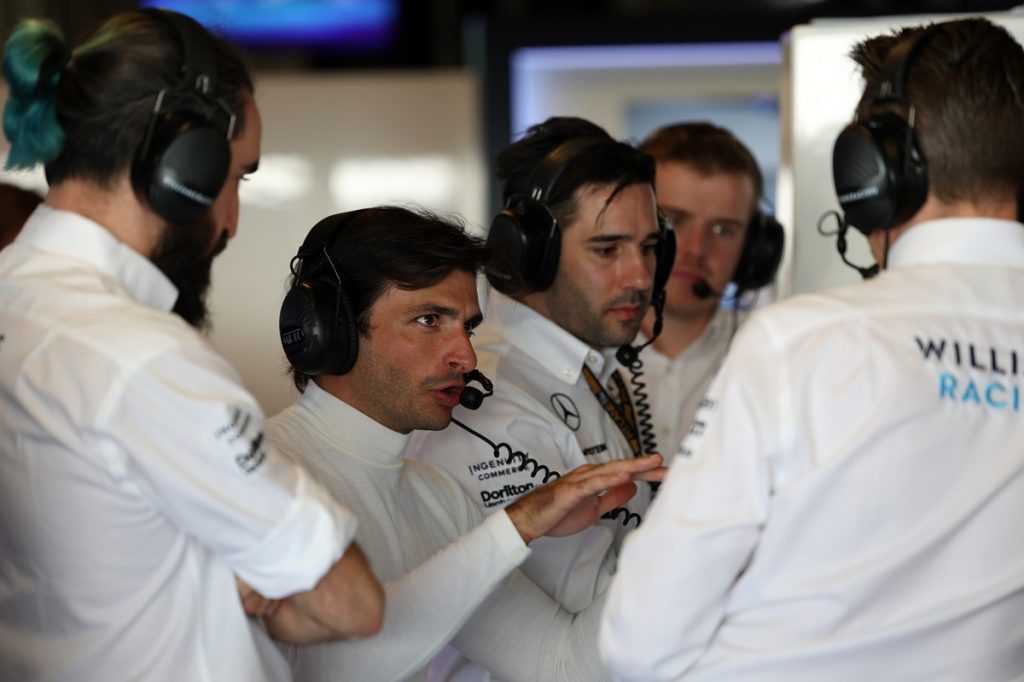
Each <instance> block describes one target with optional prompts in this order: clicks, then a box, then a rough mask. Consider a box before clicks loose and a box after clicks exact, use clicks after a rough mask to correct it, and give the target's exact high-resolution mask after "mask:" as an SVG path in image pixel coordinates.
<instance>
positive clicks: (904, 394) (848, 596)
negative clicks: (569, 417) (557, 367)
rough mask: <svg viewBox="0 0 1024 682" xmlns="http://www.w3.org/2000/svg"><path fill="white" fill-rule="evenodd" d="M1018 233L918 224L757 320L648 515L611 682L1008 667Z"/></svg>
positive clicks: (1020, 294)
mask: <svg viewBox="0 0 1024 682" xmlns="http://www.w3.org/2000/svg"><path fill="white" fill-rule="evenodd" d="M1022 311H1024V226H1022V225H1020V224H1018V223H1014V222H1006V221H998V220H985V219H948V220H940V221H934V222H929V223H923V224H919V225H917V226H915V227H913V228H911V229H910V230H908V231H907V232H906V233H904V234H903V235H902V236H901V237H900V238H899V239H898V240H897V241H896V242H895V243H894V244H893V247H892V249H891V251H890V254H889V269H887V270H886V271H884V272H883V273H882V274H881V275H879V276H878V277H877V278H875V279H873V280H871V281H869V282H865V283H861V284H858V285H855V286H851V287H846V288H841V289H837V290H834V291H831V292H826V293H822V294H817V295H809V296H802V297H797V298H793V299H789V300H787V301H784V302H782V303H779V304H777V305H774V306H772V307H770V308H767V309H764V310H762V311H759V312H757V313H755V314H754V315H753V316H752V317H751V319H750V320H749V321H748V322H747V323H746V324H745V325H744V327H743V328H742V329H741V331H740V332H739V334H738V335H737V337H736V340H735V341H734V343H733V346H732V350H731V352H730V354H729V356H728V358H727V359H726V361H725V363H724V365H723V367H722V370H721V372H720V373H719V375H718V377H717V378H716V379H715V381H714V383H713V384H712V386H711V389H710V391H709V393H708V399H707V400H706V401H705V403H704V404H703V406H702V408H701V411H700V412H699V413H698V416H697V419H696V420H695V422H694V430H693V432H692V433H691V434H690V436H689V437H688V439H687V440H686V441H684V443H683V446H682V448H681V451H680V454H679V455H677V456H676V458H675V459H674V461H673V462H672V463H671V471H670V473H669V475H668V478H667V480H666V482H665V484H664V485H663V486H662V488H661V491H660V493H659V496H658V501H657V502H656V503H655V504H654V505H653V508H652V509H651V510H650V512H649V513H648V515H647V519H646V520H645V523H644V525H643V526H642V527H641V528H640V529H639V530H638V531H637V532H636V533H634V534H632V536H631V537H630V538H629V539H628V540H627V541H626V543H625V547H624V550H623V553H622V557H621V560H620V563H619V572H618V574H617V575H616V577H615V579H614V581H613V584H612V588H611V592H610V597H609V603H608V608H607V610H606V612H605V614H604V622H603V627H602V633H601V648H602V652H603V655H604V657H605V658H606V660H607V661H608V662H609V664H610V666H611V668H612V671H613V676H614V677H615V678H616V679H620V680H645V681H647V680H676V679H680V678H685V679H687V680H690V679H692V680H702V681H706V680H716V681H724V680H731V681H732V680H736V681H738V680H753V679H756V680H758V681H759V682H772V681H775V680H778V681H782V680H785V681H786V682H800V681H802V680H808V681H810V680H830V681H834V680H839V681H842V680H851V681H853V680H858V681H859V680H871V679H878V680H930V681H943V680H950V681H952V680H957V681H961V680H972V682H975V681H988V680H993V681H995V680H1009V679H1016V678H1017V677H1018V676H1019V675H1020V673H1021V671H1022V670H1024V544H1022V543H1021V542H1020V541H1019V540H1018V538H1019V536H1018V532H1019V529H1018V526H1019V524H1020V520H1021V519H1022V518H1024V446H1022V444H1024V420H1022V419H1021V410H1022V400H1021V392H1022V389H1024V312H1022Z"/></svg>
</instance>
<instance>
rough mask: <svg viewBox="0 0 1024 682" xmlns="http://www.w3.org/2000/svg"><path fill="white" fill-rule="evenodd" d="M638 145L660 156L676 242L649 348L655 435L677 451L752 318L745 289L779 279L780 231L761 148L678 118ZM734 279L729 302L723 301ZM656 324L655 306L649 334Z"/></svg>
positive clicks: (663, 203) (664, 208) (663, 208)
mask: <svg viewBox="0 0 1024 682" xmlns="http://www.w3.org/2000/svg"><path fill="white" fill-rule="evenodd" d="M640 149H642V150H643V151H645V152H647V153H648V154H650V155H651V156H653V157H654V158H655V160H656V161H657V164H658V165H657V174H656V175H655V181H654V192H655V196H656V198H657V200H658V210H659V211H660V212H661V214H662V217H663V218H664V219H665V220H667V221H668V222H669V223H670V224H671V225H672V227H673V229H674V231H675V236H676V244H677V247H676V259H675V264H674V267H673V268H672V276H671V277H669V279H668V282H667V283H666V285H665V316H664V329H663V331H662V333H661V334H660V335H659V336H658V337H657V338H655V339H654V341H653V343H652V344H651V347H649V348H648V349H646V350H645V351H644V354H643V360H644V370H645V375H644V380H645V381H646V382H647V389H648V391H649V393H650V395H651V410H652V420H653V422H654V433H655V436H656V437H657V441H658V443H659V444H661V446H662V448H664V449H665V451H667V452H672V451H674V450H675V449H676V447H678V445H679V443H680V442H681V441H682V439H683V436H685V435H686V432H687V431H689V429H690V424H691V423H692V422H693V415H694V414H695V413H696V412H697V406H698V405H700V401H701V399H702V398H703V397H704V392H705V391H706V390H707V388H708V385H709V384H710V383H711V379H712V378H713V377H714V375H715V372H716V371H717V370H718V367H719V365H721V363H722V359H723V358H724V357H725V353H726V351H728V349H729V344H730V342H731V341H732V337H733V335H734V334H735V333H736V329H737V328H738V326H739V325H740V323H741V322H742V321H743V320H744V319H745V318H746V315H747V313H746V312H745V311H742V310H741V309H740V308H741V303H742V300H743V294H744V293H747V292H752V291H757V290H758V289H760V288H761V287H763V286H765V285H767V284H769V283H770V282H771V281H772V279H774V277H775V272H776V270H777V269H778V266H779V261H780V260H781V257H782V240H783V234H782V227H781V226H780V225H779V224H778V223H777V222H776V221H775V220H774V219H773V218H771V217H770V216H768V215H766V214H764V213H762V212H761V211H760V210H759V209H758V202H759V200H760V197H761V196H762V194H763V192H764V182H763V180H762V177H761V170H760V169H759V168H758V167H757V161H755V160H754V155H753V154H751V153H750V150H749V149H747V147H746V146H745V145H744V144H743V143H742V142H740V141H739V140H738V139H737V138H736V136H735V135H733V134H732V133H731V132H729V131H728V130H726V129H724V128H720V127H718V126H716V125H713V124H711V123H705V122H689V123H678V124H675V125H670V126H666V127H664V128H660V129H658V130H656V131H654V132H653V133H651V134H650V135H649V136H648V137H647V138H646V139H644V141H643V142H641V143H640ZM730 283H731V285H732V290H731V291H730V292H729V294H728V295H729V298H730V303H731V305H729V306H728V307H726V306H720V305H719V302H720V299H721V298H722V297H723V295H724V294H725V293H726V290H727V288H728V287H729V286H730ZM729 308H731V309H729ZM654 324H655V320H654V314H653V312H651V313H648V315H647V317H646V318H644V324H643V327H642V328H643V333H644V334H645V335H646V337H650V336H651V335H652V334H653V328H654Z"/></svg>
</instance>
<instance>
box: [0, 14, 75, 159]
mask: <svg viewBox="0 0 1024 682" xmlns="http://www.w3.org/2000/svg"><path fill="white" fill-rule="evenodd" d="M70 57H71V53H70V51H69V50H68V47H67V44H66V43H65V42H64V36H63V34H62V33H61V31H60V29H58V28H57V27H56V26H55V25H54V24H52V23H50V22H48V21H43V20H39V19H26V20H24V21H21V22H19V23H18V25H17V26H16V27H15V29H14V31H13V32H12V33H11V37H10V38H9V39H8V40H7V43H6V44H5V46H4V56H3V72H4V76H5V78H6V79H7V82H8V84H9V86H10V92H9V93H8V98H7V105H6V106H5V107H4V114H3V127H4V135H6V136H7V139H8V140H10V142H11V149H10V152H9V153H8V155H7V162H6V164H4V167H5V168H8V169H19V168H32V167H33V166H34V165H35V164H36V163H37V162H42V163H44V164H45V163H48V162H50V161H52V160H53V159H55V158H57V157H58V156H59V155H60V153H61V151H62V149H63V148H64V129H63V128H62V127H61V124H60V121H59V120H58V118H57V85H58V83H59V82H60V77H61V74H62V73H63V71H64V67H65V66H66V65H67V63H68V61H69V59H70Z"/></svg>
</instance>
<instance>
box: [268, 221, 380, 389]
mask: <svg viewBox="0 0 1024 682" xmlns="http://www.w3.org/2000/svg"><path fill="white" fill-rule="evenodd" d="M363 210H365V209H360V210H358V211H349V212H348V213H336V214H335V215H331V216H327V217H326V218H324V219H323V220H321V221H320V222H318V223H317V224H316V225H314V226H313V229H311V230H310V231H309V234H307V235H306V239H305V240H304V241H303V242H302V246H300V247H299V251H298V253H297V254H295V257H294V258H293V259H292V265H291V270H292V275H294V278H295V280H294V282H293V284H292V287H291V289H289V291H288V293H287V294H285V297H284V301H282V302H281V315H280V317H279V318H278V329H279V331H280V333H281V345H282V346H283V347H284V354H285V356H286V357H287V358H288V362H290V363H291V365H292V367H294V368H295V369H297V370H298V371H300V372H302V373H303V374H308V375H310V376H315V375H318V374H345V373H346V372H348V371H349V370H350V369H352V367H353V365H355V364H356V355H357V354H358V351H359V333H358V331H357V329H356V319H355V315H353V312H352V303H351V300H350V299H349V296H348V293H347V292H346V291H345V287H344V285H343V284H342V281H341V274H340V273H339V272H338V268H337V267H336V266H335V264H334V261H333V260H332V259H331V255H330V247H331V242H332V241H333V240H334V237H335V235H337V234H338V232H339V231H341V229H342V228H343V227H344V226H345V225H346V224H347V223H349V222H350V221H352V220H353V219H354V218H355V217H356V216H358V215H359V214H360V213H362V212H363ZM319 253H322V254H323V256H324V258H325V259H326V262H327V265H328V266H329V267H328V269H327V270H326V271H325V272H324V273H323V274H322V275H321V276H319V277H317V278H315V279H307V278H306V277H305V276H304V274H303V270H305V269H306V268H305V267H304V264H305V260H306V259H307V258H309V257H310V256H313V255H316V254H319Z"/></svg>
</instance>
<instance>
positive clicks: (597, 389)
mask: <svg viewBox="0 0 1024 682" xmlns="http://www.w3.org/2000/svg"><path fill="white" fill-rule="evenodd" d="M583 377H584V378H585V379H586V380H587V385H588V386H590V392H591V393H593V394H594V397H595V398H597V402H599V403H601V407H603V408H604V411H605V412H607V413H608V416H609V417H611V419H612V421H613V422H614V423H615V426H617V427H619V431H621V432H622V435H623V436H625V437H626V441H628V442H629V447H630V449H632V450H633V456H634V457H640V456H641V455H642V454H643V448H642V446H641V445H640V431H639V429H637V427H636V413H635V412H634V411H633V401H632V400H631V399H630V397H629V391H627V390H626V384H625V382H624V381H623V380H622V377H621V376H619V373H618V371H616V372H613V373H612V381H614V382H615V387H616V388H617V389H618V391H619V397H620V401H619V402H618V403H617V402H615V401H614V400H612V397H611V396H610V395H608V391H606V390H605V388H604V386H602V385H601V382H600V381H598V380H597V377H596V376H595V375H594V373H593V372H592V371H590V368H589V367H587V366H586V365H584V366H583Z"/></svg>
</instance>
